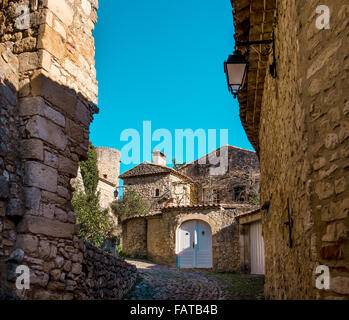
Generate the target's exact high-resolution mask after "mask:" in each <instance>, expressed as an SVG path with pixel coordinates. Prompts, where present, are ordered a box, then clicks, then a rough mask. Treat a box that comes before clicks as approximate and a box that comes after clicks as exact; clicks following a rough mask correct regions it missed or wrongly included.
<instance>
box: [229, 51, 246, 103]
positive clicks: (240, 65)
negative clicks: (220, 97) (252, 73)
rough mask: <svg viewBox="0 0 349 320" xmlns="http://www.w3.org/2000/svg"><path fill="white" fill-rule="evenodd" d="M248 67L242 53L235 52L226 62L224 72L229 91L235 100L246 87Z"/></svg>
mask: <svg viewBox="0 0 349 320" xmlns="http://www.w3.org/2000/svg"><path fill="white" fill-rule="evenodd" d="M247 65H248V62H247V61H246V58H245V56H243V55H242V54H241V52H240V51H235V52H234V55H230V56H229V57H228V61H225V62H224V72H225V74H226V76H227V82H228V89H229V91H230V92H231V93H232V94H233V95H234V97H235V98H236V96H237V94H238V93H239V92H240V91H241V90H242V89H243V87H244V85H245V81H246V77H247Z"/></svg>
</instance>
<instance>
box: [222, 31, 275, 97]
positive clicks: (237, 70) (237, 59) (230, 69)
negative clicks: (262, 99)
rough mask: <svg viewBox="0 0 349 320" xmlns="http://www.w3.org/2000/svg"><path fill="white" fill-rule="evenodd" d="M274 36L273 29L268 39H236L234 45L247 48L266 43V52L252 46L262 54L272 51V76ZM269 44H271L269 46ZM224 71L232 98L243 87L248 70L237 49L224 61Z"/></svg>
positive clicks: (246, 62)
mask: <svg viewBox="0 0 349 320" xmlns="http://www.w3.org/2000/svg"><path fill="white" fill-rule="evenodd" d="M274 39H275V36H274V31H273V37H272V39H270V40H259V41H247V42H240V41H236V43H235V45H236V47H246V48H248V49H247V51H248V50H249V47H252V46H256V45H266V46H269V49H268V52H267V53H264V54H263V53H262V52H259V51H258V50H257V49H256V48H254V50H255V51H257V53H259V54H260V55H262V56H268V55H270V53H271V52H272V53H273V63H272V64H271V65H270V66H269V72H270V75H271V76H272V77H273V78H276V77H277V72H276V57H275V41H274ZM270 45H271V46H272V47H271V48H270ZM224 72H225V73H226V75H227V81H228V88H229V91H230V92H231V93H232V94H233V95H234V98H236V96H237V95H238V93H239V92H241V90H242V89H243V88H244V85H245V82H246V78H247V72H248V61H247V60H246V57H245V56H244V55H242V54H241V52H240V51H239V50H237V51H235V52H234V55H230V56H229V58H228V61H226V62H224Z"/></svg>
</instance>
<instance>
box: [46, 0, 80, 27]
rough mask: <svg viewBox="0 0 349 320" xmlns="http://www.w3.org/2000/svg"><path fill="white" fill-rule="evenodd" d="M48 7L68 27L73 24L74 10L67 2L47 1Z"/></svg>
mask: <svg viewBox="0 0 349 320" xmlns="http://www.w3.org/2000/svg"><path fill="white" fill-rule="evenodd" d="M46 6H47V8H49V9H50V10H51V11H52V12H53V13H54V14H55V15H56V16H57V17H58V18H59V19H60V20H61V21H62V22H63V23H64V24H65V25H66V26H70V25H71V24H72V23H73V18H74V10H73V9H72V8H71V6H70V5H69V4H68V3H67V1H65V0H60V1H59V2H57V1H56V0H46Z"/></svg>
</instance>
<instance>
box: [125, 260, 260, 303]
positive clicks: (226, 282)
mask: <svg viewBox="0 0 349 320" xmlns="http://www.w3.org/2000/svg"><path fill="white" fill-rule="evenodd" d="M126 261H127V262H128V263H131V264H133V265H135V266H136V267H137V269H138V277H137V283H136V285H135V287H134V288H133V290H132V291H131V292H130V293H129V294H128V295H127V296H126V297H125V298H124V299H125V300H248V299H249V300H251V299H252V300H257V299H258V300H260V299H263V285H264V277H263V276H254V275H245V274H234V273H217V272H210V271H207V270H180V269H177V268H171V267H167V266H162V265H157V264H154V263H152V262H148V261H143V260H135V259H126Z"/></svg>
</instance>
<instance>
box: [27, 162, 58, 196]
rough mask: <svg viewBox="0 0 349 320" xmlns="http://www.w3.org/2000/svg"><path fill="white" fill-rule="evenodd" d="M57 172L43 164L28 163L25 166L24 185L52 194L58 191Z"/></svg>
mask: <svg viewBox="0 0 349 320" xmlns="http://www.w3.org/2000/svg"><path fill="white" fill-rule="evenodd" d="M57 179H58V176H57V170H56V169H53V168H51V167H48V166H46V165H44V164H42V163H38V162H33V161H28V162H27V163H26V164H25V176H24V183H25V185H27V186H29V187H37V188H40V189H44V190H47V191H50V192H56V191H57Z"/></svg>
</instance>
